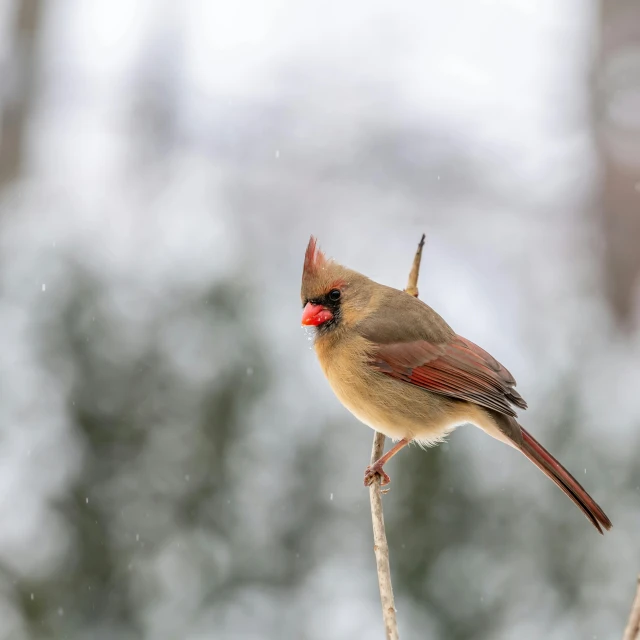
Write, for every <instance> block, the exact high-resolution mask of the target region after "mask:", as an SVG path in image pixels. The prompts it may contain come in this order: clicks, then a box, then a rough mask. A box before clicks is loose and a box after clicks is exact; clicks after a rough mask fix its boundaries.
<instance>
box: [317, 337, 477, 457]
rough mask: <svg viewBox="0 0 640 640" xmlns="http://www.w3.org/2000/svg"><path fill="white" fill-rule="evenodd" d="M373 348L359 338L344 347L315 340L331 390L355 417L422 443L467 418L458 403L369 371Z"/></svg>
mask: <svg viewBox="0 0 640 640" xmlns="http://www.w3.org/2000/svg"><path fill="white" fill-rule="evenodd" d="M331 347H333V348H331ZM371 351H372V349H371V345H370V344H369V343H368V342H367V341H366V340H364V339H362V338H360V339H354V340H352V341H350V342H348V343H347V344H342V345H325V344H323V343H320V344H316V352H317V354H318V359H319V360H320V364H321V366H322V369H323V371H324V373H325V375H326V377H327V379H328V380H329V384H330V385H331V388H332V389H333V391H334V393H335V394H336V396H337V397H338V399H339V400H340V402H341V403H342V404H343V405H344V406H345V407H346V408H347V409H348V410H349V411H350V412H351V413H352V414H353V415H354V416H355V417H356V418H358V420H360V421H361V422H363V423H364V424H366V425H368V426H369V427H371V428H372V429H375V430H376V431H380V432H381V433H384V434H385V435H386V436H387V437H389V438H392V439H394V440H399V439H402V438H408V439H416V440H419V441H422V442H424V443H425V444H431V443H435V442H438V441H440V440H441V439H442V438H443V437H444V436H445V435H446V434H447V433H449V432H450V431H451V430H452V429H453V428H455V427H456V426H457V425H458V424H461V423H463V422H465V421H466V420H465V419H464V417H461V409H462V408H463V407H462V405H460V403H457V402H456V401H454V400H451V399H449V398H445V397H444V396H439V395H436V394H433V393H430V392H429V391H426V390H424V389H420V388H418V387H415V386H413V385H410V384H407V383H405V382H401V381H399V380H395V379H393V378H390V377H389V376H387V375H385V374H383V373H380V372H378V371H376V370H375V369H373V368H372V367H371V365H370V364H369V362H370V359H371ZM464 404H465V405H466V404H467V403H464Z"/></svg>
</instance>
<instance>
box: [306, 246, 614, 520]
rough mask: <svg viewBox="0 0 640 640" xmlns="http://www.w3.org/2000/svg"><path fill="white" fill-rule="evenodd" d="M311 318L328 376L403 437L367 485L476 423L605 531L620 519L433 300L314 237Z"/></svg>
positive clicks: (381, 425)
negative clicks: (335, 256) (358, 267)
mask: <svg viewBox="0 0 640 640" xmlns="http://www.w3.org/2000/svg"><path fill="white" fill-rule="evenodd" d="M301 297H302V305H303V307H304V311H303V312H302V324H303V325H304V326H312V327H315V329H316V339H315V350H316V353H317V355H318V359H319V360H320V365H321V366H322V369H323V371H324V374H325V376H326V377H327V379H328V380H329V384H330V385H331V387H332V388H333V391H334V392H335V394H336V395H337V396H338V399H339V400H340V401H341V402H342V404H343V405H344V406H345V407H346V408H347V409H349V411H351V413H353V414H354V415H355V416H356V418H358V419H359V420H360V421H362V422H364V423H365V424H367V425H369V426H370V427H372V428H373V429H375V430H377V431H380V432H382V433H384V434H385V435H386V436H388V437H389V438H391V439H392V440H394V441H396V442H397V444H396V445H395V446H394V447H393V448H392V449H391V450H390V451H389V452H387V453H386V454H385V455H383V456H382V457H381V458H380V459H379V460H377V461H376V462H375V463H374V464H372V465H370V466H369V467H367V469H366V470H365V485H368V484H370V483H371V482H372V481H373V479H374V477H375V476H376V475H380V476H381V479H382V481H381V482H382V484H383V485H385V484H388V483H389V481H390V479H389V476H388V475H387V474H386V473H385V471H384V469H383V466H384V464H385V463H386V462H387V461H388V460H389V459H390V458H391V457H392V456H394V455H395V454H396V453H398V451H400V449H402V448H403V447H404V446H406V445H407V444H409V443H410V442H414V441H415V442H418V443H420V444H422V445H434V444H436V443H438V442H441V441H442V440H443V439H444V438H445V436H447V434H449V433H451V431H453V430H454V429H455V428H456V427H457V426H459V425H462V424H467V423H471V424H474V425H476V426H477V427H480V429H482V430H483V431H485V432H486V433H488V434H489V435H490V436H493V437H494V438H497V439H498V440H501V441H502V442H505V443H507V444H508V445H510V446H512V447H514V448H516V449H519V450H520V451H522V453H524V455H525V456H527V458H529V460H531V462H533V463H534V464H535V465H536V466H537V467H538V468H539V469H540V470H541V471H543V472H544V473H545V474H546V475H547V476H548V477H549V478H551V480H553V481H554V482H555V483H556V484H557V485H558V487H560V489H562V491H564V492H565V493H566V494H567V495H568V496H569V498H571V500H573V502H575V504H576V505H578V507H580V509H582V511H583V513H584V514H585V515H586V516H587V518H588V519H589V520H590V522H591V523H592V524H593V526H594V527H595V528H596V529H597V530H598V531H599V532H600V533H602V527H604V528H605V529H610V528H611V521H610V520H609V518H608V517H607V516H606V515H605V513H604V511H602V509H601V508H600V507H599V506H598V505H597V504H596V502H595V501H594V500H593V498H592V497H591V496H590V495H589V494H588V493H587V492H586V491H585V490H584V489H583V488H582V487H581V486H580V483H579V482H578V481H577V480H576V479H575V478H574V477H573V476H572V475H571V474H570V473H569V472H568V471H567V470H566V469H565V468H564V467H563V466H562V465H561V464H560V463H559V462H558V461H557V460H556V459H555V458H554V457H553V456H552V455H551V454H550V453H549V452H548V451H547V450H546V449H545V448H544V447H542V445H540V444H539V443H538V442H537V441H536V440H535V439H534V438H533V437H532V436H531V435H530V434H529V433H527V432H526V431H525V430H524V429H523V428H522V427H521V426H520V425H519V424H518V422H517V421H516V412H515V411H514V410H513V406H512V405H515V406H516V407H519V408H520V409H526V408H527V404H526V402H525V401H524V400H523V399H522V396H521V395H520V394H519V393H518V392H517V391H516V389H515V384H516V382H515V380H514V378H513V376H512V375H511V374H510V373H509V372H508V371H507V369H505V368H504V367H503V366H502V365H501V364H500V363H499V362H498V361H497V360H495V359H494V358H492V357H491V356H490V355H489V354H488V353H487V352H486V351H484V350H483V349H481V348H480V347H478V346H477V345H475V344H473V342H471V341H469V340H467V339H465V338H463V337H461V336H459V335H457V334H456V333H455V331H453V329H452V328H451V327H450V326H449V325H448V324H447V323H446V322H445V321H444V320H443V319H442V318H441V317H440V316H439V315H438V314H437V313H436V312H435V311H434V310H433V309H431V307H429V306H427V305H426V304H425V303H424V302H421V301H420V300H418V299H417V298H414V297H413V296H411V295H409V294H407V293H405V292H404V291H399V290H398V289H392V288H391V287H386V286H384V285H381V284H378V283H377V282H373V280H370V279H369V278H367V277H366V276H363V275H362V274H360V273H358V272H357V271H352V270H351V269H347V268H346V267H343V266H341V265H339V264H337V263H336V262H334V261H333V260H328V259H327V258H326V257H325V255H324V254H323V253H322V252H321V251H320V250H319V249H318V247H317V244H316V240H315V238H314V237H313V236H312V237H311V239H310V241H309V245H308V247H307V252H306V254H305V258H304V271H303V274H302V291H301Z"/></svg>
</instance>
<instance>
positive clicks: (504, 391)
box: [371, 335, 527, 417]
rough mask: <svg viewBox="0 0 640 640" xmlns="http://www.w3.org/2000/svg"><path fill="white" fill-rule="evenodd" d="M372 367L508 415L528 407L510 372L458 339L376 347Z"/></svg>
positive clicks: (482, 352)
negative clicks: (436, 342)
mask: <svg viewBox="0 0 640 640" xmlns="http://www.w3.org/2000/svg"><path fill="white" fill-rule="evenodd" d="M371 365H372V366H373V367H374V368H375V369H376V370H378V371H380V372H382V373H384V374H386V375H389V376H391V377H392V378H396V379H397V380H402V381H403V382H407V383H409V384H413V385H416V386H418V387H422V388H423V389H427V390H429V391H432V392H433V393H438V394H441V395H445V396H449V397H452V398H457V399H459V400H467V401H468V402H473V403H475V404H478V405H480V406H482V407H486V408H487V409H492V410H494V411H498V412H499V413H502V414H504V415H507V416H513V417H515V416H516V413H515V411H514V410H513V408H512V406H511V405H515V406H517V407H520V408H521V409H526V408H527V403H526V402H525V401H524V400H523V398H522V396H521V395H520V394H519V393H518V392H517V391H516V390H515V388H514V387H515V384H516V381H515V380H514V378H513V376H512V375H511V374H510V373H509V371H507V369H506V368H505V367H503V366H502V365H501V364H500V363H499V362H498V361H497V360H496V359H495V358H493V357H492V356H490V355H489V354H488V353H487V352H486V351H484V349H481V348H480V347H478V346H477V345H475V344H474V343H473V342H471V341H469V340H466V339H465V338H462V337H461V336H457V335H456V336H455V337H454V338H453V339H451V340H448V341H447V342H442V343H438V344H434V343H431V342H428V341H426V340H416V341H413V342H395V343H389V344H377V345H376V347H375V349H374V354H373V355H372V359H371Z"/></svg>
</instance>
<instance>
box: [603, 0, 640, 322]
mask: <svg viewBox="0 0 640 640" xmlns="http://www.w3.org/2000/svg"><path fill="white" fill-rule="evenodd" d="M599 27H600V29H599V40H600V52H599V60H598V64H597V75H596V87H595V102H596V105H597V108H596V116H597V117H596V139H597V142H598V145H599V149H600V154H601V159H602V171H603V193H602V196H603V199H602V207H601V209H600V215H601V217H602V225H601V228H602V232H603V237H604V242H605V246H604V249H605V264H604V270H605V287H606V295H607V297H608V299H609V302H610V304H611V306H612V309H613V311H614V314H615V316H616V319H617V320H618V322H619V323H620V326H621V327H623V328H625V329H627V330H628V329H631V328H632V325H633V323H634V320H637V318H634V315H635V314H634V307H635V306H636V305H637V300H638V284H639V279H638V275H639V273H640V2H638V1H637V0H601V3H600V25H599Z"/></svg>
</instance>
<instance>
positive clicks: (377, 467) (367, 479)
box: [364, 438, 409, 487]
mask: <svg viewBox="0 0 640 640" xmlns="http://www.w3.org/2000/svg"><path fill="white" fill-rule="evenodd" d="M408 444H409V440H407V438H403V439H402V440H400V442H398V444H396V445H395V446H394V447H393V448H392V449H389V451H387V453H385V454H384V455H383V456H380V457H379V458H378V459H377V460H376V461H375V462H374V463H373V464H370V465H369V466H368V467H367V468H366V469H365V470H364V486H365V487H368V486H369V485H370V484H371V483H372V482H373V480H374V478H375V477H376V476H377V475H379V476H380V485H381V486H383V487H384V485H386V484H389V483H390V482H391V478H390V477H389V475H388V474H387V473H385V471H384V469H383V467H384V465H385V464H386V463H387V462H389V460H390V459H391V458H393V456H395V455H396V453H398V451H400V449H404V447H406V446H407V445H408Z"/></svg>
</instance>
